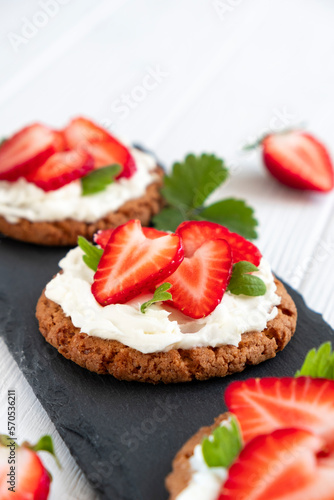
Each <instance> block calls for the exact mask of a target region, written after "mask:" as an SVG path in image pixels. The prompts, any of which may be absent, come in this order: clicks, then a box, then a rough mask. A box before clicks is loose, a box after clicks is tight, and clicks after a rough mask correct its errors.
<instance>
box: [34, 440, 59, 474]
mask: <svg viewBox="0 0 334 500" xmlns="http://www.w3.org/2000/svg"><path fill="white" fill-rule="evenodd" d="M28 447H29V448H30V449H31V450H33V451H36V452H37V451H47V452H48V453H50V454H51V455H52V456H53V458H54V459H55V461H56V464H57V465H58V467H59V468H60V469H61V465H60V462H59V460H58V457H57V455H56V452H55V449H54V445H53V441H52V437H51V436H43V437H41V439H40V440H39V441H38V443H37V444H35V446H28Z"/></svg>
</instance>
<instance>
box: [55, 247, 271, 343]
mask: <svg viewBox="0 0 334 500" xmlns="http://www.w3.org/2000/svg"><path fill="white" fill-rule="evenodd" d="M82 255H83V253H82V251H81V249H80V248H79V247H76V248H74V249H73V250H70V251H69V253H68V254H67V255H66V257H65V258H63V259H62V260H61V261H60V263H59V265H60V267H61V268H62V269H63V273H61V274H58V275H57V276H56V277H55V278H54V279H52V280H51V281H50V283H48V285H47V287H46V296H47V297H48V298H49V299H50V300H53V301H54V302H56V303H57V304H59V305H60V306H61V307H62V309H63V311H64V313H65V315H66V316H69V317H70V318H71V320H72V323H73V324H74V326H76V327H77V328H80V329H81V331H82V332H84V333H87V334H88V335H93V336H96V337H100V338H103V339H113V340H118V341H119V342H122V343H123V344H125V345H127V346H129V347H133V348H134V349H137V350H138V351H141V352H143V353H152V352H162V351H169V350H170V349H173V348H175V349H179V348H182V349H190V348H192V347H206V346H211V347H216V346H219V345H225V344H231V345H235V346H237V345H238V344H239V342H240V340H241V335H242V333H244V332H249V331H254V330H257V331H262V330H263V329H264V328H265V327H266V325H267V322H268V321H269V320H271V319H273V318H274V317H275V316H276V314H277V308H276V307H275V306H276V305H278V304H279V303H280V297H279V296H278V295H277V294H276V293H275V291H276V285H275V283H274V279H273V275H272V273H271V269H270V266H269V264H268V263H267V262H266V260H265V259H262V260H261V263H260V266H259V271H258V272H256V273H254V274H256V275H257V276H259V277H260V278H262V280H263V281H264V282H265V284H266V287H267V292H266V294H265V295H263V296H261V297H246V296H244V295H232V294H231V293H230V292H226V293H225V295H224V297H223V300H222V301H221V303H220V304H219V305H218V306H217V307H216V309H215V310H214V311H213V312H212V313H211V314H210V315H209V316H207V317H206V318H202V319H197V320H195V319H191V318H189V317H188V316H185V315H184V314H182V313H181V312H179V311H177V310H175V309H173V308H171V307H168V306H164V304H163V303H158V304H154V305H153V306H151V307H149V308H148V309H147V312H146V313H145V314H142V313H141V312H140V305H141V304H142V303H143V302H145V301H146V300H149V299H150V298H152V295H150V296H148V295H146V296H144V295H142V296H140V297H136V298H135V299H133V300H132V301H131V302H128V303H126V304H114V305H109V306H105V307H102V306H101V305H100V304H98V302H97V301H96V300H95V298H94V296H93V295H92V292H91V284H92V282H93V276H94V272H93V271H92V270H91V269H89V268H88V267H87V266H86V265H85V264H84V262H83V260H82ZM166 281H168V280H166Z"/></svg>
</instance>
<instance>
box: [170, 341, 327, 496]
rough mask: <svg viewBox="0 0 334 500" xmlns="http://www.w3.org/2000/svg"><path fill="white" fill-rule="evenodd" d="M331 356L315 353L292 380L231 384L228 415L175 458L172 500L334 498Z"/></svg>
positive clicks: (322, 350) (320, 351) (205, 429)
mask: <svg viewBox="0 0 334 500" xmlns="http://www.w3.org/2000/svg"><path fill="white" fill-rule="evenodd" d="M330 354H331V348H330V345H329V343H326V344H323V345H322V346H320V348H319V349H318V351H316V350H315V349H312V350H311V351H310V352H309V354H308V355H307V356H306V359H305V362H304V364H303V367H302V369H301V370H300V371H299V372H297V374H296V376H295V377H283V378H277V377H268V378H262V379H260V378H256V379H254V378H253V379H246V380H243V381H236V382H232V383H231V384H230V385H229V386H228V388H227V389H226V391H225V395H224V396H225V398H224V399H225V403H226V406H227V409H228V413H224V414H222V415H220V416H219V417H218V418H216V419H215V422H214V424H213V425H211V426H209V427H202V428H201V429H200V430H199V431H198V432H197V433H196V434H195V435H194V436H193V437H191V438H190V439H189V440H188V441H187V442H186V443H185V444H184V445H183V446H182V448H181V449H180V451H179V452H178V453H177V455H176V456H175V458H174V460H173V464H172V472H171V473H170V474H169V475H168V476H167V478H166V487H167V490H168V491H169V494H170V496H169V500H235V499H237V498H240V499H241V498H252V499H254V500H260V499H264V498H265V499H266V500H274V499H282V500H283V499H284V500H288V499H297V498H298V499H299V498H307V499H308V500H326V499H328V498H333V495H334V483H333V473H334V463H333V456H332V451H333V429H334V423H333V422H334V420H333V416H334V402H333V394H334V380H333V370H332V368H333V366H332V365H333V358H332V357H331V356H330ZM301 374H302V375H301ZM306 464H307V465H306Z"/></svg>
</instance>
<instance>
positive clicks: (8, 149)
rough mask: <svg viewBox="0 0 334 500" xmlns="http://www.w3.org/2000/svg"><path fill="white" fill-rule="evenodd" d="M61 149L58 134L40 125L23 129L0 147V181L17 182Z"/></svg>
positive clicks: (62, 144)
mask: <svg viewBox="0 0 334 500" xmlns="http://www.w3.org/2000/svg"><path fill="white" fill-rule="evenodd" d="M63 148H64V139H63V137H62V134H61V133H60V132H56V131H54V130H51V129H50V128H48V127H46V126H45V125H42V124H40V123H34V124H32V125H29V126H28V127H25V128H23V129H22V130H20V131H19V132H17V133H16V134H14V135H13V136H12V137H11V138H9V139H7V140H6V141H5V142H4V143H3V144H2V146H1V147H0V180H7V181H15V180H17V179H18V178H19V177H21V176H24V175H25V174H27V173H29V172H32V171H33V170H34V169H36V168H38V167H39V166H40V165H42V164H43V163H44V162H45V161H46V160H47V159H48V158H49V157H50V156H51V155H53V154H54V153H56V152H57V151H61V150H62V149H63Z"/></svg>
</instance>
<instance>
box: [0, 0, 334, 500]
mask: <svg viewBox="0 0 334 500" xmlns="http://www.w3.org/2000/svg"><path fill="white" fill-rule="evenodd" d="M0 8H1V16H0V30H1V36H0V47H1V51H0V63H1V74H0V116H1V123H0V137H1V136H7V135H9V134H10V133H11V132H13V131H15V130H16V129H18V128H20V127H21V126H23V125H25V124H27V123H29V122H30V121H35V120H40V121H44V122H46V123H49V124H50V125H53V126H62V125H63V124H64V123H65V122H66V121H67V120H68V119H69V117H71V116H75V115H78V114H83V115H87V116H89V117H92V118H94V119H96V120H98V121H100V122H101V123H103V124H105V125H106V126H107V127H109V128H110V130H112V131H114V132H115V133H117V134H120V135H121V136H126V137H127V138H129V139H130V140H132V141H136V142H140V143H142V144H145V145H146V146H147V147H148V148H151V149H153V150H154V151H155V152H156V153H157V155H158V156H159V158H160V159H161V160H162V161H163V162H164V163H165V164H166V165H168V166H169V165H171V163H172V162H173V161H174V160H178V159H182V158H183V156H184V155H185V154H186V153H188V152H195V153H200V152H203V151H208V152H215V153H216V154H218V155H220V156H223V157H224V158H226V159H227V160H228V162H229V164H230V165H231V170H232V178H231V180H230V181H229V183H228V185H227V186H225V187H224V188H223V190H222V192H221V193H217V197H218V196H219V195H223V196H230V195H233V196H236V197H240V198H246V199H247V200H248V202H249V203H250V204H251V205H253V206H254V207H255V209H256V214H257V217H258V219H259V221H260V228H259V231H260V238H259V241H258V245H259V247H260V249H261V250H262V252H263V254H264V255H265V256H266V257H267V258H268V260H269V261H271V263H272V267H273V269H274V270H275V271H276V273H277V274H278V275H279V276H281V277H282V278H283V279H284V280H286V281H287V282H289V283H290V284H291V285H293V286H294V287H295V288H297V289H298V290H299V291H300V292H301V293H302V294H303V295H304V297H305V299H306V301H307V303H308V305H309V306H310V307H311V308H313V309H315V310H317V311H319V312H321V313H322V314H323V316H324V318H325V319H326V320H327V321H328V322H329V323H330V324H331V325H332V326H333V327H334V307H333V305H334V304H333V294H334V271H333V269H334V213H333V207H334V193H331V194H327V195H321V194H309V193H299V192H295V191H290V190H288V189H286V188H284V187H283V186H280V185H279V184H277V183H276V182H275V181H274V180H272V179H271V178H269V177H268V176H267V175H266V173H265V171H264V169H263V167H262V165H261V161H260V159H259V156H258V155H257V154H256V153H253V154H251V155H250V156H245V154H242V153H240V147H241V146H242V145H243V144H244V143H245V142H247V141H249V140H250V139H253V138H255V137H256V136H257V135H258V134H260V133H261V132H262V131H263V130H278V129H281V128H283V127H287V126H291V125H294V124H298V123H300V122H306V124H307V125H308V128H309V130H311V131H314V132H315V133H316V134H317V135H318V136H319V137H320V138H321V139H323V140H324V141H325V142H326V143H327V145H328V147H329V148H330V149H331V150H332V152H334V134H333V130H334V113H333V89H334V64H333V53H334V30H333V24H334V4H333V2H331V1H330V0H321V1H320V0H295V1H294V2H291V1H289V0H271V1H268V0H267V1H266V0H248V1H246V0H206V1H205V0H201V1H200V0H181V1H180V0H169V1H168V2H167V1H165V2H162V1H159V2H157V1H156V0H155V1H154V0H137V1H135V0H105V1H102V0H100V1H95V2H93V1H89V0H81V1H79V0H39V1H34V0H25V1H24V0H16V1H15V2H5V1H4V0H2V1H1V3H0ZM315 335H316V332H315ZM0 348H1V350H0V383H1V395H0V397H1V401H2V402H3V401H4V398H5V391H7V389H8V388H12V387H15V388H16V390H17V394H18V437H19V440H24V439H27V438H29V439H31V440H34V439H37V438H38V437H39V436H40V435H41V434H45V433H51V434H52V435H53V436H54V439H55V443H56V448H57V452H58V454H59V457H60V460H61V462H62V464H63V470H62V471H58V470H57V468H56V467H55V465H54V464H53V462H52V460H49V458H48V457H45V462H46V464H47V466H48V467H49V469H50V470H51V471H52V474H53V476H54V481H53V485H52V493H51V496H50V498H51V499H52V500H74V499H80V500H92V499H94V498H95V495H94V493H93V491H92V490H91V488H90V486H89V485H88V484H87V482H86V480H85V478H84V477H83V475H82V473H81V472H80V470H79V469H78V467H77V466H76V464H75V462H74V460H73V459H72V457H71V456H70V454H69V452H68V450H67V448H66V446H65V444H64V443H63V442H62V440H61V438H60V436H59V435H58V433H57V431H56V430H55V428H54V426H53V424H52V423H51V421H50V420H49V418H48V416H47V415H46V413H45V411H44V410H43V408H42V407H41V405H40V403H39V402H38V400H37V399H36V397H35V396H34V394H33V392H32V390H31V389H30V387H29V386H28V384H27V382H26V381H25V379H24V378H23V376H22V375H21V373H20V371H19V369H18V368H17V366H16V364H15V362H14V361H13V359H12V358H11V356H10V354H9V353H8V352H7V349H6V347H5V346H4V344H3V342H2V341H1V339H0ZM5 412H6V407H5V405H3V403H1V404H0V431H1V430H5V428H6V418H5ZM180 444H181V443H180Z"/></svg>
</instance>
